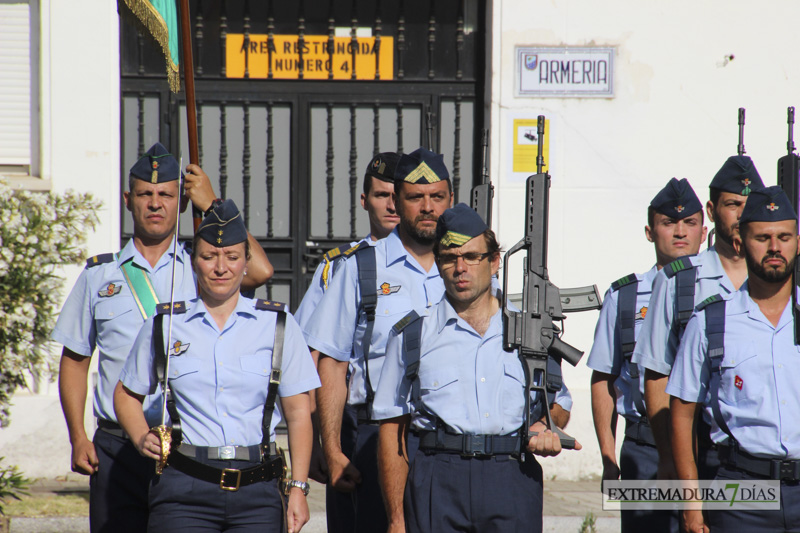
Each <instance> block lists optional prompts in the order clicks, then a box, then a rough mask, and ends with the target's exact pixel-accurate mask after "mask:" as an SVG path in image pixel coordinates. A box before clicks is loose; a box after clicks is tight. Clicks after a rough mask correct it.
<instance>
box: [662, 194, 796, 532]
mask: <svg viewBox="0 0 800 533" xmlns="http://www.w3.org/2000/svg"><path fill="white" fill-rule="evenodd" d="M739 231H740V235H741V241H739V240H737V241H736V242H735V246H736V248H737V251H742V252H743V253H744V256H745V259H746V261H747V271H748V276H749V277H748V279H747V282H746V283H745V284H744V285H743V286H742V288H741V289H740V290H739V291H738V292H736V293H734V294H733V295H731V296H730V297H729V298H728V299H727V301H726V300H725V299H724V298H722V297H721V296H719V295H717V296H716V297H712V298H709V299H708V300H706V301H704V302H703V303H702V304H701V305H699V306H698V307H697V311H696V313H695V314H694V315H693V316H692V318H691V320H690V321H689V324H688V325H687V327H686V333H685V335H684V337H683V341H682V343H681V347H680V350H679V352H678V355H677V358H676V359H675V365H674V366H673V369H672V374H671V375H670V378H669V384H668V386H667V393H668V394H670V395H671V396H672V401H671V414H672V425H673V446H674V453H675V466H676V468H677V470H678V474H679V476H680V479H698V467H697V464H696V463H695V458H694V451H693V445H694V438H693V435H692V432H693V422H694V419H695V416H696V411H697V410H698V408H700V407H701V406H702V408H703V409H704V410H705V412H706V414H707V415H709V416H710V417H711V418H712V420H713V423H712V430H711V438H712V439H713V440H714V442H715V443H717V444H718V446H719V458H720V467H719V470H718V472H717V476H716V479H717V480H719V481H724V482H726V483H727V482H731V483H736V482H739V483H743V482H744V481H745V480H759V479H775V480H780V481H781V484H780V503H781V508H780V510H779V511H766V510H761V509H757V508H756V509H749V510H735V509H734V510H730V511H711V512H709V514H708V520H707V521H706V520H704V518H703V514H702V513H701V512H700V511H684V519H685V522H686V526H687V528H688V530H689V531H692V532H694V531H708V527H710V528H711V531H748V532H750V531H753V532H761V531H763V532H767V531H769V532H775V531H797V530H798V529H800V412H799V411H798V409H797V406H798V405H800V388H798V386H797V384H798V382H800V365H798V364H797V363H798V358H800V347H798V346H797V345H796V343H795V320H797V318H796V317H795V316H793V313H792V291H793V290H795V288H794V287H795V285H794V283H793V279H792V273H793V271H794V264H795V261H796V259H797V252H798V236H797V214H796V213H795V211H794V209H793V208H792V204H791V202H790V201H789V198H788V197H787V196H786V194H785V193H784V192H783V191H782V190H781V189H780V187H777V186H773V187H768V188H766V189H762V190H760V191H754V192H753V193H752V195H751V196H750V198H749V199H748V200H747V205H746V206H745V209H744V213H742V218H741V221H740V230H739Z"/></svg>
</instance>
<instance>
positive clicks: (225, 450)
mask: <svg viewBox="0 0 800 533" xmlns="http://www.w3.org/2000/svg"><path fill="white" fill-rule="evenodd" d="M217 455H219V458H220V459H226V460H227V459H233V458H235V457H236V446H220V447H219V448H218V449H217Z"/></svg>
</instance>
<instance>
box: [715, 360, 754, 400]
mask: <svg viewBox="0 0 800 533" xmlns="http://www.w3.org/2000/svg"><path fill="white" fill-rule="evenodd" d="M757 356H758V354H757V353H756V351H755V349H754V348H749V349H748V350H747V351H740V352H738V353H733V354H731V355H730V356H728V354H727V353H726V354H725V356H723V359H722V362H721V363H720V370H721V372H722V375H721V377H720V384H719V396H720V399H721V400H723V401H725V403H728V404H731V405H741V404H743V403H745V402H748V401H752V400H753V399H756V398H758V397H761V396H763V394H764V391H761V390H758V381H759V380H758V379H757V377H758V375H759V371H760V370H759V368H758V366H759V365H758V363H759V361H758V357H757Z"/></svg>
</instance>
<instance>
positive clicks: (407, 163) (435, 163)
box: [394, 148, 450, 184]
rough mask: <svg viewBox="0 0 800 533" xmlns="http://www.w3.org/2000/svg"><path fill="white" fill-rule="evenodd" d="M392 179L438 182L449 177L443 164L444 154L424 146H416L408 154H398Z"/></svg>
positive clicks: (412, 181)
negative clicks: (398, 158)
mask: <svg viewBox="0 0 800 533" xmlns="http://www.w3.org/2000/svg"><path fill="white" fill-rule="evenodd" d="M394 179H395V180H397V181H405V182H407V183H420V184H423V183H438V182H440V181H443V180H449V179H450V173H449V172H448V171H447V167H446V166H445V164H444V156H442V155H441V154H436V153H433V152H431V151H430V150H426V149H425V148H417V149H416V150H414V151H413V152H411V153H410V154H403V155H401V156H400V161H398V163H397V169H395V171H394Z"/></svg>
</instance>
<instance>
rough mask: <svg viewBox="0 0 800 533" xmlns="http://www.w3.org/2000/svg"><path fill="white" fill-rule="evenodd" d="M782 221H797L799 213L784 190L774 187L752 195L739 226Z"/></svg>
mask: <svg viewBox="0 0 800 533" xmlns="http://www.w3.org/2000/svg"><path fill="white" fill-rule="evenodd" d="M781 220H797V213H795V211H794V208H793V207H792V202H791V200H789V197H788V196H786V193H785V192H784V191H783V189H781V188H780V187H778V186H777V185H773V186H772V187H766V188H763V189H759V190H757V191H753V192H752V193H750V197H749V198H748V199H747V203H745V204H744V209H743V210H742V216H741V218H740V219H739V224H745V223H747V222H778V221H781Z"/></svg>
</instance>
